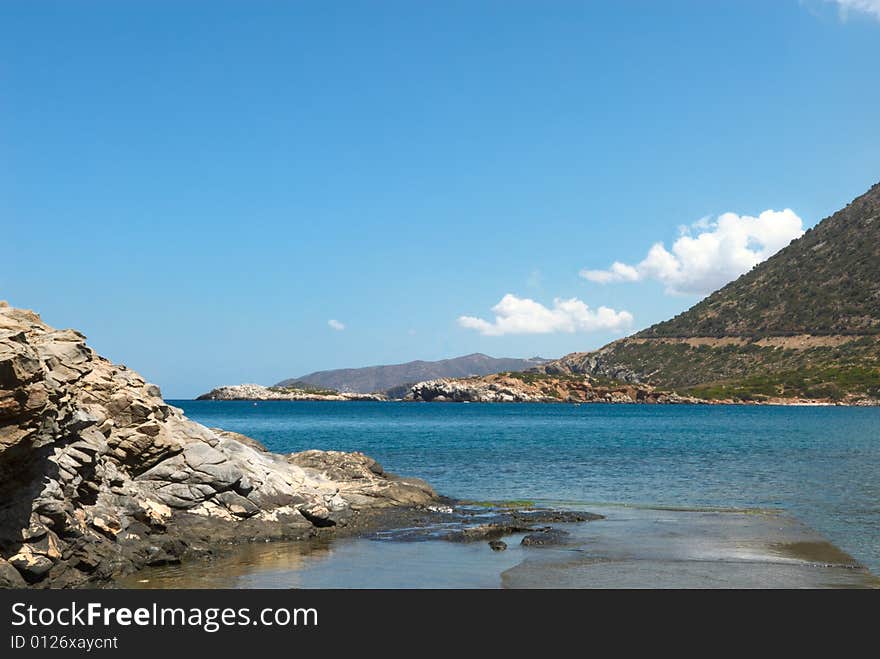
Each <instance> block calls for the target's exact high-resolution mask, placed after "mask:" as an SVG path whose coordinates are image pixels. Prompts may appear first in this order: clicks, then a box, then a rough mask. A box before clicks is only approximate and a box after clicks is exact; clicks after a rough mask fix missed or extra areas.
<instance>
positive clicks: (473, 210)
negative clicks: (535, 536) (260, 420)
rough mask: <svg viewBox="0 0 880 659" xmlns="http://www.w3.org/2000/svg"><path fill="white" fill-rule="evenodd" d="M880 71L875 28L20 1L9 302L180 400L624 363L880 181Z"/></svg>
mask: <svg viewBox="0 0 880 659" xmlns="http://www.w3.org/2000/svg"><path fill="white" fill-rule="evenodd" d="M843 5H850V6H849V7H845V6H843ZM878 62H880V2H876V1H875V0H847V1H846V2H833V1H826V0H816V1H807V0H804V1H802V2H798V0H791V1H789V0H774V1H773V2H767V1H766V0H762V1H753V2H750V1H746V0H738V1H729V2H697V1H692V2H647V1H646V2H610V1H609V2H520V1H504V2H473V1H468V2H434V3H428V2H424V3H422V2H419V3H413V2H402V1H401V2H392V1H386V2H338V3H306V2H219V1H216V0H215V1H212V2H160V1H150V2H133V1H132V2H123V3H120V2H87V1H83V2H32V1H29V2H11V1H7V2H4V3H2V5H0V229H2V233H0V236H2V238H0V240H2V243H0V246H2V259H0V299H3V298H5V299H8V300H9V302H10V303H12V304H13V305H16V306H22V307H28V308H33V309H35V310H37V311H39V312H40V313H42V315H43V317H44V318H45V319H46V320H47V321H48V322H50V323H51V324H53V325H57V326H63V327H76V328H78V329H80V330H82V331H83V332H84V333H86V334H87V335H88V336H89V340H90V342H91V344H92V345H93V346H94V347H95V348H96V349H97V350H98V351H99V352H101V353H102V354H104V355H106V356H108V357H110V358H111V359H114V360H116V361H121V362H123V363H126V364H128V365H129V366H131V367H132V368H135V369H137V370H138V371H140V372H141V373H143V374H144V375H145V376H146V377H147V378H149V379H150V380H152V381H155V382H156V383H157V384H159V385H160V386H161V387H162V388H163V391H164V393H165V394H166V396H167V397H172V398H174V397H189V396H193V395H196V394H198V393H201V392H203V391H205V390H207V389H209V388H211V387H213V386H216V385H221V384H230V383H237V382H260V383H266V384H270V383H272V382H275V381H277V380H280V379H282V378H285V377H290V376H295V375H301V374H304V373H306V372H309V371H312V370H317V369H324V368H337V367H348V366H360V365H369V364H377V363H391V362H400V361H407V360H410V359H438V358H444V357H450V356H455V355H459V354H465V353H469V352H475V351H482V352H486V353H488V354H491V355H496V356H530V355H536V354H538V355H542V356H559V355H562V354H564V353H567V352H570V351H574V350H587V349H591V348H595V347H598V346H600V345H602V344H603V343H605V342H607V341H608V340H610V339H612V338H615V337H617V336H620V335H622V334H625V333H628V332H629V331H633V330H636V329H639V328H642V327H645V326H647V325H650V324H651V323H653V322H656V321H659V320H662V319H664V318H667V317H669V316H671V315H673V314H675V313H678V312H680V311H682V310H683V309H685V308H687V307H688V306H690V305H691V304H693V303H694V302H695V301H697V300H698V299H699V298H700V296H701V295H703V294H705V291H706V290H711V288H710V287H711V286H714V285H715V284H716V283H717V282H718V281H719V279H724V278H725V277H727V278H731V277H733V276H735V275H736V274H737V272H736V270H737V268H740V269H742V268H746V269H747V267H749V259H752V260H754V259H759V258H763V257H764V256H766V255H767V254H766V252H768V251H770V250H772V249H778V245H777V243H780V241H781V244H785V243H786V242H787V241H788V240H789V239H790V238H791V237H793V235H796V233H797V232H798V231H799V230H800V229H801V228H805V227H809V226H811V225H813V224H815V223H816V222H817V221H819V220H820V219H822V218H823V217H825V216H826V215H828V214H830V213H831V212H833V211H834V210H836V209H838V208H839V207H841V206H843V205H844V204H846V203H847V202H848V201H850V200H851V199H852V198H853V197H855V196H857V195H858V194H861V193H862V192H864V191H865V190H866V189H867V188H868V187H869V186H870V185H871V184H873V183H875V182H877V181H878V180H880V130H878V125H877V116H878V108H880V85H878V84H877V80H878V78H877V63H878ZM786 209H790V212H791V213H793V214H794V217H795V218H796V220H797V221H795V220H793V219H792V217H791V216H788V215H785V213H786ZM765 211H770V212H771V213H772V214H771V215H764V216H762V215H761V214H762V213H764V212H765ZM724 213H728V214H729V215H727V216H725V217H727V218H728V219H727V220H725V221H724V222H719V220H718V218H719V216H721V215H722V214H724ZM761 218H763V219H761ZM786 218H788V220H786ZM786 221H787V222H788V224H785V222H786ZM783 225H785V226H783ZM683 227H685V228H683ZM786 232H788V233H786ZM682 236H684V237H685V238H687V239H689V240H690V242H688V241H685V242H682V243H677V242H676V241H679V240H681V238H682ZM731 236H732V238H731ZM756 241H757V242H756ZM761 241H764V243H766V244H761ZM656 243H662V244H663V252H665V254H663V253H661V252H658V251H657V250H654V251H653V252H652V251H651V249H652V246H653V245H655V244H656ZM731 245H732V247H731ZM774 245H775V247H774ZM677 248H681V249H679V250H678V251H676V250H677ZM649 257H650V258H649ZM614 262H619V264H620V266H621V267H617V269H613V268H612V267H611V266H612V263H614ZM623 266H625V267H623ZM602 272H605V273H606V274H605V275H603V274H597V273H602ZM589 273H592V274H589ZM505 296H508V297H505ZM502 299H503V300H505V301H502ZM557 299H558V300H560V302H558V303H554V300H557ZM529 300H531V301H532V302H529ZM499 303H500V304H499ZM496 305H499V306H498V307H497V308H496V311H495V312H493V311H492V308H493V307H496ZM600 307H606V308H607V309H606V311H604V312H599V311H597V310H598V309H599V308H600ZM624 314H626V315H624ZM496 316H498V318H497V319H496ZM462 317H465V319H464V320H462ZM467 319H470V320H467ZM331 320H333V321H336V323H337V325H338V326H337V327H336V328H334V327H331V326H330V324H329V321H331Z"/></svg>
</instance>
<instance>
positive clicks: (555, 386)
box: [405, 372, 703, 404]
mask: <svg viewBox="0 0 880 659" xmlns="http://www.w3.org/2000/svg"><path fill="white" fill-rule="evenodd" d="M405 400H410V401H422V402H453V403H464V402H468V403H658V404H669V403H700V402H703V401H701V400H698V399H696V398H691V397H689V396H679V395H678V394H675V393H669V392H664V391H657V390H655V389H654V388H653V387H651V386H648V385H635V384H632V385H631V384H617V385H600V384H598V383H597V382H595V381H593V380H591V378H589V377H584V376H578V377H572V376H565V377H562V376H554V375H551V374H547V373H535V372H526V373H501V374H498V375H487V376H484V377H481V378H461V379H448V378H444V379H439V380H428V381H427V382H419V383H418V384H416V385H414V386H413V387H412V389H410V392H409V393H408V394H407V396H406V399H405Z"/></svg>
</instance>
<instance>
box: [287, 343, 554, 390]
mask: <svg viewBox="0 0 880 659" xmlns="http://www.w3.org/2000/svg"><path fill="white" fill-rule="evenodd" d="M547 361H548V360H546V359H541V358H540V357H532V358H531V359H515V358H506V357H501V358H497V359H496V358H495V357H489V356H488V355H484V354H481V353H474V354H472V355H465V356H464V357H455V358H454V359H442V360H440V361H435V362H426V361H414V362H407V363H405V364H391V365H387V366H366V367H364V368H342V369H337V370H333V371H317V372H315V373H309V374H308V375H304V376H302V377H300V378H291V379H289V380H282V381H281V382H279V383H278V384H277V385H275V386H277V387H304V386H305V387H320V388H323V389H334V390H336V391H343V392H345V391H349V392H355V391H356V392H362V393H368V392H374V391H383V392H389V395H390V396H391V397H402V396H403V395H404V394H405V393H406V391H407V390H408V388H409V386H410V385H412V384H414V383H416V382H421V381H423V380H434V379H437V378H459V377H467V376H469V375H490V374H492V373H501V372H502V371H526V370H529V369H531V368H534V367H536V366H540V365H541V364H544V363H546V362H547ZM389 390H390V391H389ZM396 394H399V396H397V395H396Z"/></svg>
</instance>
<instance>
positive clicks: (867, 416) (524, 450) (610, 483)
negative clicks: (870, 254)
mask: <svg viewBox="0 0 880 659" xmlns="http://www.w3.org/2000/svg"><path fill="white" fill-rule="evenodd" d="M174 404H176V405H178V406H180V407H182V408H183V409H184V410H185V411H186V413H187V415H188V416H190V417H191V418H193V419H194V420H196V421H199V422H201V423H204V424H206V425H209V426H213V427H222V428H225V429H227V430H234V431H237V432H241V433H245V434H247V435H250V436H252V437H255V438H257V439H259V440H261V441H262V442H264V443H265V444H266V445H267V446H268V447H269V448H270V449H272V450H274V451H281V452H289V451H300V450H305V449H310V448H318V449H338V450H346V451H355V450H357V451H363V452H364V453H367V454H369V455H371V456H373V457H375V458H376V459H378V460H379V461H380V462H381V463H382V464H383V465H384V466H385V468H386V469H388V470H389V471H392V472H396V473H400V474H406V475H412V476H419V477H421V478H424V479H426V480H427V481H428V482H430V483H431V484H432V485H434V486H435V488H436V489H437V490H438V491H439V492H441V493H443V494H447V495H449V496H452V497H457V498H468V499H477V500H509V499H517V500H522V499H531V500H542V501H550V502H553V501H555V502H563V503H565V504H566V505H582V504H584V503H601V504H608V503H624V504H639V505H648V506H669V507H721V508H765V509H767V508H769V509H782V510H784V511H786V512H788V513H790V514H791V515H793V516H794V517H796V518H797V519H799V520H801V521H803V522H804V523H806V524H807V525H809V526H810V527H812V528H814V529H816V530H817V531H819V532H820V533H821V534H822V535H824V536H826V537H827V538H829V539H830V540H831V541H832V542H833V543H834V544H835V545H837V546H838V547H840V548H842V549H843V550H845V551H846V552H848V553H849V554H852V555H853V556H854V557H855V558H856V559H858V560H859V561H860V562H862V563H863V564H865V565H867V566H868V567H870V568H871V569H872V570H874V571H875V572H876V573H880V409H878V408H842V407H753V406H711V407H710V406H690V405H675V406H656V405H581V406H579V407H576V406H573V405H548V404H503V405H500V404H494V405H493V404H476V403H474V404H468V405H456V404H445V405H444V404H417V403H368V402H363V403H360V402H339V403H334V402H286V401H277V402H260V403H259V404H257V405H254V404H253V403H251V402H244V401H242V402H221V401H175V402H174ZM339 551H341V550H339ZM400 551H405V550H403V549H401V550H400ZM440 551H445V550H440ZM489 556H491V554H489Z"/></svg>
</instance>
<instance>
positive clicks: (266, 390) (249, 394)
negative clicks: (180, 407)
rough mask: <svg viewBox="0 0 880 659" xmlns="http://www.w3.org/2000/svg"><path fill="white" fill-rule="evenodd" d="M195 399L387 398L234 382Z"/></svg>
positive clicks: (383, 398)
mask: <svg viewBox="0 0 880 659" xmlns="http://www.w3.org/2000/svg"><path fill="white" fill-rule="evenodd" d="M196 400H372V401H378V400H387V398H385V396H382V395H380V394H360V393H351V392H340V391H312V390H308V389H297V388H292V387H264V386H263V385H260V384H234V385H226V386H224V387H217V388H216V389H211V391H209V392H208V393H206V394H202V395H201V396H199V397H198V398H196Z"/></svg>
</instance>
